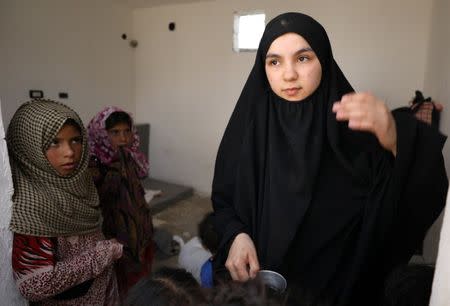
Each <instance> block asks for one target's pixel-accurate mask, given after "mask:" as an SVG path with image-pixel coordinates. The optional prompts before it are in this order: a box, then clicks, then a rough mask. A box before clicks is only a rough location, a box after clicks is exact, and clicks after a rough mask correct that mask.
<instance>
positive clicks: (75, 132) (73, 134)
mask: <svg viewBox="0 0 450 306" xmlns="http://www.w3.org/2000/svg"><path fill="white" fill-rule="evenodd" d="M82 151H83V138H82V136H81V134H80V131H79V129H78V128H76V127H75V126H73V125H71V124H65V125H63V127H62V128H61V129H60V130H59V132H58V134H57V135H56V137H55V138H54V139H53V140H52V142H51V144H50V147H49V148H48V149H47V151H46V152H45V156H46V157H47V160H48V161H49V162H50V164H51V165H52V167H53V168H54V169H55V170H56V172H58V174H59V175H61V176H67V175H70V174H71V173H73V172H74V171H75V169H77V167H78V164H79V162H80V159H81V154H82Z"/></svg>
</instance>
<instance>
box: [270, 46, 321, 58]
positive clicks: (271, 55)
mask: <svg viewBox="0 0 450 306" xmlns="http://www.w3.org/2000/svg"><path fill="white" fill-rule="evenodd" d="M309 51H313V49H312V48H311V47H306V48H301V49H300V50H298V51H297V52H295V53H294V54H301V53H304V52H309ZM280 57H281V56H280V55H278V54H276V53H267V55H266V58H280Z"/></svg>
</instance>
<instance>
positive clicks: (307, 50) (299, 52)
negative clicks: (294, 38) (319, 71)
mask: <svg viewBox="0 0 450 306" xmlns="http://www.w3.org/2000/svg"><path fill="white" fill-rule="evenodd" d="M309 51H313V49H312V48H311V47H306V48H301V49H300V50H298V51H297V52H295V54H301V53H304V52H309Z"/></svg>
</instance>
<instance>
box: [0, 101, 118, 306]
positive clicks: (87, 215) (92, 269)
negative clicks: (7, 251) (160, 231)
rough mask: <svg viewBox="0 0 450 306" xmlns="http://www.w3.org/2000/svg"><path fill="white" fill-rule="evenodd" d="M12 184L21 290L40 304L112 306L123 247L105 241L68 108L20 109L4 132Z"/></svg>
mask: <svg viewBox="0 0 450 306" xmlns="http://www.w3.org/2000/svg"><path fill="white" fill-rule="evenodd" d="M7 143H8V149H9V155H10V158H11V169H12V175H13V181H14V196H13V210H12V217H11V224H10V227H11V230H12V231H13V232H14V241H13V269H14V276H15V278H16V283H17V285H18V287H19V290H20V292H21V293H22V294H23V295H24V296H25V297H26V298H27V299H29V300H30V301H35V302H37V304H45V305H86V304H90V305H93V304H95V305H102V304H107V305H115V304H117V303H118V294H117V293H118V292H117V283H116V279H115V275H114V273H113V266H112V263H113V262H114V261H115V260H116V259H118V258H119V257H121V255H122V245H121V244H120V243H118V242H117V241H116V240H114V239H112V240H104V236H103V234H102V233H101V231H100V211H99V202H98V196H97V193H96V190H95V186H94V184H93V182H92V179H91V177H90V175H89V172H88V171H87V167H88V161H89V159H88V158H89V155H88V150H87V139H86V132H85V129H84V127H83V124H82V122H81V120H80V118H79V116H78V115H77V114H76V113H75V112H74V111H73V110H72V109H70V108H68V107H67V106H65V105H63V104H61V103H58V102H54V101H47V100H38V101H31V102H27V103H25V104H23V105H22V106H21V107H20V108H19V109H18V110H17V111H16V113H15V114H14V116H13V118H12V120H11V123H10V125H9V128H8V132H7Z"/></svg>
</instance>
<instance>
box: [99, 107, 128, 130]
mask: <svg viewBox="0 0 450 306" xmlns="http://www.w3.org/2000/svg"><path fill="white" fill-rule="evenodd" d="M119 123H125V124H127V125H128V127H129V128H130V129H131V126H132V125H133V120H132V119H131V117H130V115H128V113H126V112H122V111H117V112H113V113H111V115H109V117H108V118H106V121H105V129H106V130H109V129H112V128H113V127H114V126H115V125H117V124H119Z"/></svg>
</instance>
